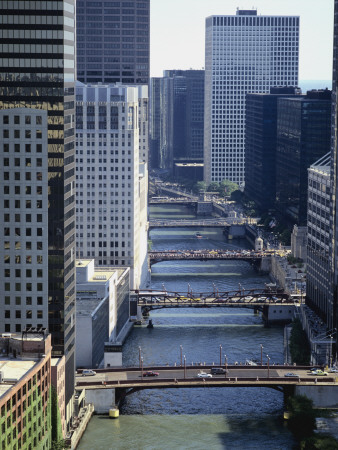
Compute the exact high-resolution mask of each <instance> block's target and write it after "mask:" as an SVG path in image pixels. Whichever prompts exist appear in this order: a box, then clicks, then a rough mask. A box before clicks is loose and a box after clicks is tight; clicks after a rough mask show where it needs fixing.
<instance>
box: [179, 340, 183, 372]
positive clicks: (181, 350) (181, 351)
mask: <svg viewBox="0 0 338 450" xmlns="http://www.w3.org/2000/svg"><path fill="white" fill-rule="evenodd" d="M180 356H181V367H182V358H183V347H182V345H180Z"/></svg>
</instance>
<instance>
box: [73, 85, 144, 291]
mask: <svg viewBox="0 0 338 450" xmlns="http://www.w3.org/2000/svg"><path fill="white" fill-rule="evenodd" d="M147 96H148V88H147V86H134V87H131V86H122V85H118V86H115V85H102V84H98V85H85V84H82V83H80V82H78V86H77V88H76V99H77V100H76V163H77V164H76V184H77V196H76V233H77V242H76V245H77V256H78V257H79V258H86V259H88V258H90V259H95V262H96V264H98V265H104V266H107V265H110V266H129V267H130V268H131V274H130V280H131V287H132V288H133V289H138V288H139V287H140V286H141V285H144V284H145V282H146V279H147V276H148V263H147V245H148V241H147V194H148V182H147V180H148V177H147V164H145V163H144V162H143V161H142V159H140V153H141V154H142V149H141V150H140V147H143V142H142V141H143V139H141V142H140V131H139V130H140V129H141V130H142V129H143V128H144V127H145V128H146V129H147V128H148V125H147V123H144V120H145V119H146V117H145V116H144V115H142V113H141V112H140V109H139V104H140V102H141V103H143V102H144V101H145V99H146V98H147ZM141 119H142V121H141Z"/></svg>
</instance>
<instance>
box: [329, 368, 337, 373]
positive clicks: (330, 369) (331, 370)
mask: <svg viewBox="0 0 338 450" xmlns="http://www.w3.org/2000/svg"><path fill="white" fill-rule="evenodd" d="M329 372H330V373H338V369H337V368H336V367H329Z"/></svg>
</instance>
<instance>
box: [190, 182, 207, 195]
mask: <svg viewBox="0 0 338 450" xmlns="http://www.w3.org/2000/svg"><path fill="white" fill-rule="evenodd" d="M206 190H207V183H206V182H205V181H197V183H196V184H195V185H194V187H193V191H194V192H196V194H199V193H200V191H206Z"/></svg>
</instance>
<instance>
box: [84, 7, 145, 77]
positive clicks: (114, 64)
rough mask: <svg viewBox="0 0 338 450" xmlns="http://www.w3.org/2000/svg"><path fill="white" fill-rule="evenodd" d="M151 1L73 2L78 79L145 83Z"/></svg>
mask: <svg viewBox="0 0 338 450" xmlns="http://www.w3.org/2000/svg"><path fill="white" fill-rule="evenodd" d="M149 20H150V0H133V1H126V0H120V1H118V2H109V1H98V2H97V1H95V2H93V1H89V0H78V1H77V3H76V30H77V38H76V40H77V79H78V80H79V81H82V82H83V83H99V82H103V83H117V82H121V83H124V84H148V82H149V26H150V25H149Z"/></svg>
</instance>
